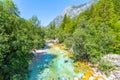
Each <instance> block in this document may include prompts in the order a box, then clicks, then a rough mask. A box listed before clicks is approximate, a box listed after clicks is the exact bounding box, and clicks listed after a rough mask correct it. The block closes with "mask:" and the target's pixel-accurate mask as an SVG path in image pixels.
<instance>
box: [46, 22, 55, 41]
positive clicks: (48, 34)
mask: <svg viewBox="0 0 120 80" xmlns="http://www.w3.org/2000/svg"><path fill="white" fill-rule="evenodd" d="M45 33H46V38H47V39H55V37H56V33H57V30H56V26H55V24H54V23H53V24H51V25H50V26H49V27H48V28H46V29H45Z"/></svg>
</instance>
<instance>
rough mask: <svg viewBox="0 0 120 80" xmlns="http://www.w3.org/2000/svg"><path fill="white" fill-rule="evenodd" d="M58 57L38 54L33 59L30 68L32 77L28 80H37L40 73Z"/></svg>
mask: <svg viewBox="0 0 120 80" xmlns="http://www.w3.org/2000/svg"><path fill="white" fill-rule="evenodd" d="M55 57H56V55H53V54H50V53H49V54H48V53H37V54H36V55H35V56H34V58H33V59H32V63H31V64H30V66H29V69H30V71H31V72H30V75H29V76H30V77H29V79H28V80H37V75H38V74H39V72H40V71H41V70H43V69H45V68H47V66H48V65H49V63H50V62H51V61H52V60H53V59H54V58H55Z"/></svg>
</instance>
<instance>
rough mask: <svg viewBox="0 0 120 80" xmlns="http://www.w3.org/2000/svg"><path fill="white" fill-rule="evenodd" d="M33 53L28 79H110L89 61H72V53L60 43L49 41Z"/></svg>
mask: <svg viewBox="0 0 120 80" xmlns="http://www.w3.org/2000/svg"><path fill="white" fill-rule="evenodd" d="M35 55H36V56H35V57H34V58H33V60H32V64H31V65H30V69H31V74H30V76H31V77H30V78H29V80H51V79H52V80H111V79H110V78H107V77H106V76H105V74H104V73H103V72H102V71H100V70H99V69H98V68H97V67H95V66H93V65H92V64H90V63H89V62H86V61H77V62H74V61H73V60H72V59H71V58H70V57H72V55H73V53H71V52H70V51H69V50H67V48H66V47H65V46H64V45H62V44H56V43H49V44H47V45H46V47H45V48H44V49H41V50H36V53H35ZM113 80H114V79H113Z"/></svg>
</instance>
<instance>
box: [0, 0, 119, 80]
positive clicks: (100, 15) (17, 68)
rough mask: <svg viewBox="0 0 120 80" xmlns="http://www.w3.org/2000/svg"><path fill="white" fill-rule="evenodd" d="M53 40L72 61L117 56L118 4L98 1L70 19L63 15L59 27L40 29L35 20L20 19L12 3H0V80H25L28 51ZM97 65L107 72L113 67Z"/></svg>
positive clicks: (7, 0) (3, 0)
mask: <svg viewBox="0 0 120 80" xmlns="http://www.w3.org/2000/svg"><path fill="white" fill-rule="evenodd" d="M55 38H58V39H59V41H60V43H63V44H64V45H65V46H66V47H67V48H69V49H70V50H71V51H73V56H72V57H71V58H72V59H73V60H74V61H80V60H81V59H84V60H86V61H88V62H91V63H97V62H99V61H100V60H101V57H102V56H104V55H106V54H109V53H114V54H120V1H119V0H109V1H108V0H99V1H98V2H96V3H94V4H93V5H92V6H91V7H90V8H89V9H88V10H86V11H84V12H83V13H81V14H79V15H78V16H77V17H75V18H73V19H71V18H70V16H69V15H65V16H64V19H63V21H62V23H61V24H60V25H59V26H56V25H55V24H54V23H53V24H51V25H50V26H49V27H42V26H41V25H40V21H39V20H38V19H37V17H36V16H33V17H32V18H31V19H29V20H26V19H23V18H21V17H20V12H19V10H18V8H17V7H16V5H15V4H14V3H13V1H12V0H0V80H18V79H19V80H26V79H27V78H28V73H29V70H28V66H29V63H30V60H31V59H32V56H33V55H32V54H31V50H32V49H36V48H42V47H44V43H45V41H44V39H55ZM99 63H100V66H99V67H100V69H102V70H105V71H107V72H108V70H111V69H113V67H114V66H106V65H105V67H104V64H103V63H101V62H99ZM75 71H76V70H75ZM76 72H77V71H76Z"/></svg>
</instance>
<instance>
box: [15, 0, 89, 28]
mask: <svg viewBox="0 0 120 80" xmlns="http://www.w3.org/2000/svg"><path fill="white" fill-rule="evenodd" d="M13 1H14V3H15V4H16V5H17V7H18V9H19V11H20V16H21V17H22V18H25V19H29V18H31V17H32V16H34V15H35V16H37V17H38V19H39V20H40V21H41V25H43V26H47V25H48V24H49V23H50V22H51V21H52V20H53V19H54V18H55V17H56V16H58V15H59V14H60V13H62V12H63V10H64V9H65V8H66V7H68V6H71V5H75V4H84V3H86V2H88V1H89V0H13Z"/></svg>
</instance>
